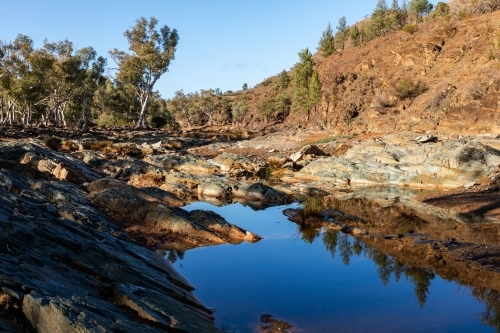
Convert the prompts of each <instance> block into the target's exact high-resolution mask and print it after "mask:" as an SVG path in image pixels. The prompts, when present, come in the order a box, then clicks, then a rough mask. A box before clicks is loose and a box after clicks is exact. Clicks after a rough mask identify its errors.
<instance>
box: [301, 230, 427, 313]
mask: <svg viewBox="0 0 500 333" xmlns="http://www.w3.org/2000/svg"><path fill="white" fill-rule="evenodd" d="M304 230H306V228H305V227H304V226H301V227H299V231H300V232H304ZM310 234H312V232H311V231H308V232H307V235H310ZM307 237H308V239H309V237H310V236H307ZM303 238H304V237H303ZM321 239H322V241H323V244H325V248H326V250H327V251H328V252H330V254H331V256H332V258H335V253H337V252H338V253H339V255H340V257H341V259H342V263H343V264H344V265H346V266H347V265H349V263H350V261H351V258H352V256H354V255H356V256H361V255H364V256H365V257H366V258H369V259H371V260H372V261H373V263H375V265H376V266H377V273H378V275H379V277H380V280H381V281H382V283H383V284H384V286H386V285H387V284H388V283H389V281H390V278H391V276H392V275H394V279H395V280H396V282H398V281H399V280H400V279H401V277H402V276H403V277H404V278H405V279H406V280H408V281H411V282H412V283H413V284H414V286H415V287H414V291H415V297H416V298H417V300H418V303H419V304H420V307H421V308H423V307H424V305H425V302H426V300H427V298H428V296H429V287H430V286H431V281H432V280H433V279H434V278H435V277H436V275H435V274H434V272H433V271H432V270H430V269H423V268H416V267H412V266H408V265H405V264H403V263H401V262H400V261H399V260H397V259H395V258H393V257H391V256H389V255H387V254H385V253H383V252H382V251H379V250H377V249H375V248H373V247H370V246H368V245H367V244H365V243H363V242H361V241H360V240H359V239H356V238H352V237H350V236H348V235H346V234H344V233H342V232H340V231H335V230H327V231H326V232H324V233H323V236H322V237H321Z"/></svg>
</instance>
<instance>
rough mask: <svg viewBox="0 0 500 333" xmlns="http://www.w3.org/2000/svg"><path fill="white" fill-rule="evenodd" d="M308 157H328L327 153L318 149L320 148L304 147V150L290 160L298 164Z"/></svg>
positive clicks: (294, 154)
mask: <svg viewBox="0 0 500 333" xmlns="http://www.w3.org/2000/svg"><path fill="white" fill-rule="evenodd" d="M306 155H315V156H326V154H325V152H324V151H322V150H321V149H320V148H318V146H315V145H307V146H304V147H302V149H301V150H299V151H298V152H296V153H293V154H292V155H290V160H292V161H293V162H298V161H299V160H301V159H302V158H303V157H304V156H306Z"/></svg>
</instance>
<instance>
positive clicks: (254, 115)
mask: <svg viewBox="0 0 500 333" xmlns="http://www.w3.org/2000/svg"><path fill="white" fill-rule="evenodd" d="M450 5H451V6H453V4H450ZM313 59H314V61H315V67H316V70H317V71H318V73H319V75H320V80H321V84H322V90H321V101H320V102H319V103H318V104H317V105H316V106H315V107H313V108H312V109H311V111H310V114H309V115H306V114H305V113H294V112H293V110H292V111H291V113H290V114H289V115H288V116H287V117H286V118H285V120H284V124H285V125H287V126H290V125H297V124H300V125H301V126H305V127H309V128H314V129H328V130H329V131H330V132H333V133H336V134H339V133H348V132H356V133H363V132H386V131H408V130H410V131H430V130H438V131H441V132H443V131H444V132H448V133H467V134H478V133H488V132H495V131H498V130H499V127H500V120H499V118H498V114H499V113H498V111H499V110H500V100H499V98H498V96H499V93H500V11H496V12H493V13H488V14H482V15H475V16H467V17H465V18H463V19H459V18H455V17H450V16H448V17H443V18H436V19H432V20H429V21H426V22H424V23H420V24H419V25H418V30H417V31H416V32H414V33H408V32H405V31H402V30H400V31H397V32H393V33H391V34H388V35H386V36H382V37H379V38H377V39H374V40H371V41H370V42H368V43H366V45H363V46H358V47H350V48H348V49H345V50H344V51H343V52H337V53H334V54H333V55H331V56H329V57H327V58H323V57H322V56H321V55H319V54H316V55H314V56H313ZM277 82H278V77H271V78H269V79H267V80H265V81H264V82H262V83H261V84H259V85H257V86H256V87H255V88H253V89H251V90H249V91H244V92H241V94H242V95H243V96H247V98H248V99H249V100H250V102H249V103H250V105H253V108H251V112H249V113H248V115H247V116H246V122H247V123H248V124H250V125H253V126H255V127H259V126H262V125H264V124H265V122H264V120H263V119H262V117H259V110H258V105H260V104H261V103H262V101H263V100H265V99H266V98H268V97H269V96H273V95H276V94H277V92H276V91H275V90H276V84H277ZM290 89H292V90H293V88H288V90H287V93H288V94H289V95H291V94H292V90H290ZM281 119H282V116H281V115H278V116H276V118H275V121H276V122H277V123H281V122H282V120H281ZM259 121H262V123H261V122H259ZM278 126H279V125H278Z"/></svg>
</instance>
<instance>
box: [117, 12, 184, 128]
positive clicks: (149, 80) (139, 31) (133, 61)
mask: <svg viewBox="0 0 500 333" xmlns="http://www.w3.org/2000/svg"><path fill="white" fill-rule="evenodd" d="M157 24H158V20H157V19H156V18H154V17H151V18H150V19H149V20H147V19H146V18H144V17H141V18H139V19H138V20H137V21H136V25H135V26H133V27H132V28H131V29H130V30H126V31H125V33H124V35H125V37H126V38H127V41H128V43H129V50H130V51H131V53H127V52H124V51H119V50H117V49H114V50H112V51H110V52H109V53H110V55H111V57H112V58H113V60H114V61H115V62H116V63H117V65H118V73H117V75H116V80H117V81H120V82H122V83H124V84H127V85H130V86H133V87H134V89H135V91H136V94H137V96H138V98H139V100H140V104H141V111H140V114H139V119H138V120H137V124H136V128H141V127H142V128H144V127H147V125H146V112H147V109H148V104H149V100H150V97H151V94H152V92H153V87H154V85H155V84H156V82H157V81H158V79H160V77H161V76H162V75H163V74H165V73H166V72H167V71H168V67H169V66H170V63H171V61H172V60H173V59H174V56H175V51H176V48H177V43H178V41H179V35H178V33H177V30H176V29H173V30H171V29H170V28H169V27H168V26H167V25H164V26H163V27H161V28H160V29H159V30H157V29H156V26H157Z"/></svg>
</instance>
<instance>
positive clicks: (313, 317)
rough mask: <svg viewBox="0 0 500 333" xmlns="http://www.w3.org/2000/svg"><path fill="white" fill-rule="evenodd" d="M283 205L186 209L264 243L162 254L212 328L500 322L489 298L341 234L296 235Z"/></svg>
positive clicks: (422, 328)
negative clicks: (272, 321) (206, 213)
mask: <svg viewBox="0 0 500 333" xmlns="http://www.w3.org/2000/svg"><path fill="white" fill-rule="evenodd" d="M290 207H295V206H294V205H291V206H279V207H271V208H268V209H265V210H259V211H254V210H252V209H251V208H250V207H246V206H243V205H241V204H232V205H228V206H224V207H215V206H212V205H210V204H208V203H201V202H199V203H194V204H191V205H190V206H187V207H185V209H187V210H193V209H204V210H212V211H215V212H216V213H218V214H220V215H222V216H223V217H224V218H226V220H227V221H229V222H232V223H234V224H236V225H238V226H240V227H242V228H244V229H247V230H250V231H252V232H254V233H256V234H258V235H260V236H262V237H263V238H264V239H263V240H261V241H260V242H258V243H255V244H249V243H242V244H239V245H220V246H213V247H206V248H197V249H193V250H189V251H187V252H185V253H182V252H168V253H167V256H168V258H169V260H171V261H172V262H174V266H175V267H176V268H177V269H178V270H179V272H180V273H181V274H183V275H184V277H186V278H187V279H188V280H189V281H190V283H191V284H192V285H193V286H194V287H195V288H196V290H195V292H194V293H195V295H196V296H197V297H198V298H199V299H200V300H201V301H202V302H203V303H204V304H205V305H206V306H208V307H210V308H213V309H214V310H215V313H214V315H215V317H216V324H217V326H218V327H220V328H224V329H225V330H226V331H227V332H241V333H243V332H258V330H257V327H258V325H259V317H260V315H261V314H264V313H269V314H271V315H273V317H274V318H278V319H282V320H285V321H288V322H290V323H291V324H293V325H294V328H293V331H294V332H495V331H496V329H495V328H492V327H491V326H489V325H487V324H485V322H488V323H489V324H490V325H494V324H495V322H499V321H500V316H499V315H498V314H497V313H496V311H495V304H497V302H496V299H497V298H498V297H497V292H496V291H491V290H482V289H474V288H471V287H463V286H460V285H459V284H457V283H456V282H453V281H446V280H443V279H442V278H440V277H439V276H438V275H437V274H435V273H434V272H433V271H432V270H426V269H418V268H414V267H409V266H405V265H403V264H401V263H400V262H398V261H397V260H396V259H394V258H392V257H390V256H388V255H386V254H384V253H382V252H380V251H378V250H376V249H373V248H370V247H368V246H367V245H366V244H364V243H362V242H360V241H358V240H356V239H355V238H352V237H350V236H346V235H345V234H342V233H340V232H334V231H326V232H325V231H316V230H303V231H302V232H301V231H300V230H299V228H298V226H297V225H296V224H295V223H292V222H289V221H288V220H287V218H286V217H285V216H284V215H283V214H282V211H283V209H285V208H290ZM473 294H474V295H478V294H481V295H482V297H478V298H476V297H474V296H473ZM492 297H493V298H494V299H493V300H491V298H492ZM478 299H482V301H479V300H478ZM484 299H487V300H489V301H486V302H485V301H484ZM498 302H499V303H500V300H498ZM491 304H493V305H491Z"/></svg>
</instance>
